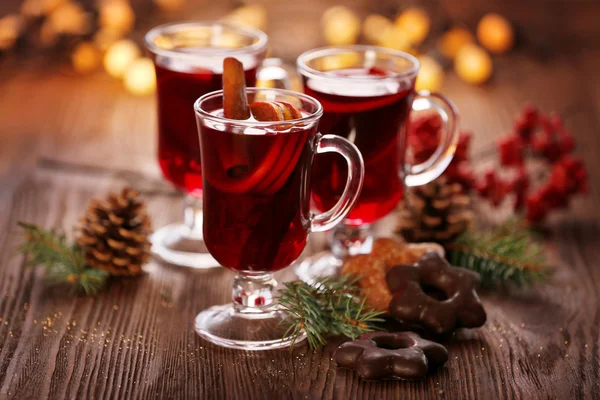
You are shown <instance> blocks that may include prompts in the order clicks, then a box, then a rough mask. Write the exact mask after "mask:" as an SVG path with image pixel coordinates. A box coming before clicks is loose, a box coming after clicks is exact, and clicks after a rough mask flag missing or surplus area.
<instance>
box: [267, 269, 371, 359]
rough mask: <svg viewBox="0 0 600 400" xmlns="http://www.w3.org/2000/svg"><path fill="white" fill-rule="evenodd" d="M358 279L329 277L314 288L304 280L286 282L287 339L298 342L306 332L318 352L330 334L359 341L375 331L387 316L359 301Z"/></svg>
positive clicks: (281, 301)
mask: <svg viewBox="0 0 600 400" xmlns="http://www.w3.org/2000/svg"><path fill="white" fill-rule="evenodd" d="M357 279H358V278H350V277H348V276H343V277H325V278H322V279H320V280H318V281H317V282H316V283H315V284H314V285H310V284H308V283H305V282H303V281H292V282H286V283H284V285H285V289H284V290H282V293H281V294H280V296H279V299H278V302H279V305H280V307H281V308H282V309H283V310H284V311H285V312H286V313H287V315H288V320H291V323H290V327H289V328H288V330H287V332H286V334H285V336H288V335H291V336H292V338H293V341H292V343H295V341H296V340H297V338H298V337H299V336H300V335H301V334H302V332H303V331H304V332H305V333H306V338H307V340H308V343H309V345H310V347H312V348H313V349H314V348H317V347H319V346H320V345H323V344H325V342H326V340H325V336H326V335H327V334H331V335H343V336H346V337H349V338H351V339H356V338H357V337H358V336H360V335H361V334H363V333H365V332H369V331H371V330H373V324H375V323H377V322H382V321H383V320H382V319H381V318H379V316H380V315H382V314H383V313H381V312H378V311H373V310H372V309H370V308H369V307H367V306H366V305H365V299H364V298H363V299H362V300H361V301H357V297H358V296H359V294H360V290H359V288H358V287H357V286H355V285H354V284H355V283H356V281H357Z"/></svg>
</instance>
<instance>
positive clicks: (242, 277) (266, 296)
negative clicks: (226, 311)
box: [231, 272, 277, 314]
mask: <svg viewBox="0 0 600 400" xmlns="http://www.w3.org/2000/svg"><path fill="white" fill-rule="evenodd" d="M276 286H277V281H276V280H275V279H274V278H273V274H269V273H266V274H249V273H244V272H240V273H238V274H237V275H236V276H235V277H234V278H233V290H232V294H231V295H232V298H233V307H234V308H235V311H236V312H238V313H242V314H262V313H265V312H269V311H271V310H272V308H273V306H274V299H273V289H275V287H276Z"/></svg>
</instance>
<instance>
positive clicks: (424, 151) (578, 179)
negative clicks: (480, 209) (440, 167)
mask: <svg viewBox="0 0 600 400" xmlns="http://www.w3.org/2000/svg"><path fill="white" fill-rule="evenodd" d="M441 128H442V121H441V119H440V117H439V116H437V115H425V116H420V117H418V118H416V119H414V120H413V121H411V126H410V129H409V133H408V144H409V146H410V148H411V149H412V151H413V156H414V159H415V162H423V161H425V160H427V158H429V157H430V156H431V154H433V152H434V151H435V149H436V147H437V145H438V143H439V141H440V139H441ZM470 140H471V134H470V133H469V132H461V133H460V139H459V145H458V148H457V151H456V155H455V157H454V159H453V160H452V163H450V166H449V167H448V169H447V170H446V172H444V176H446V177H447V178H448V180H449V181H451V182H458V183H460V184H461V185H462V186H463V188H464V189H465V191H468V190H470V189H472V188H473V189H475V191H476V192H477V193H479V195H480V196H481V197H483V198H486V199H488V200H489V201H490V202H491V203H492V205H494V206H498V205H500V204H501V203H502V202H503V201H504V199H505V198H506V197H507V196H508V195H509V194H513V195H514V208H515V210H516V211H518V210H522V209H525V214H526V217H527V219H528V221H530V222H531V223H538V222H541V221H542V220H543V219H544V218H545V217H546V216H547V215H548V213H549V212H550V211H552V210H554V209H560V208H565V207H567V206H568V204H569V200H570V198H571V197H572V196H573V195H575V194H577V193H586V192H587V190H588V179H587V172H586V169H585V166H584V164H583V161H582V160H580V159H576V158H574V157H573V156H572V155H571V154H570V153H571V152H572V151H573V149H574V148H575V140H574V139H573V136H572V134H571V133H570V132H569V131H568V130H567V129H565V127H564V125H563V122H562V119H561V118H560V117H559V116H558V115H556V114H550V115H545V114H543V113H541V112H539V111H538V110H537V109H536V108H534V107H532V106H530V105H528V106H525V107H524V109H523V110H522V112H521V114H520V115H519V116H518V117H517V119H516V121H515V126H514V129H513V130H512V131H511V132H510V133H508V134H506V135H505V136H504V137H502V138H500V140H499V141H498V143H497V150H498V155H499V158H500V164H501V165H502V166H504V167H507V168H510V170H511V174H510V177H508V178H505V177H502V176H499V175H498V173H497V171H496V170H489V171H487V172H485V173H484V175H483V176H481V177H479V178H477V179H475V177H474V174H473V169H472V167H471V164H470V160H469V157H468V152H469V144H470ZM528 157H538V158H542V159H544V160H546V161H547V162H548V163H549V164H550V166H551V169H550V175H549V178H548V180H547V181H546V182H545V183H543V184H542V185H541V186H538V187H536V188H532V183H531V181H530V177H529V174H528V172H527V169H526V168H525V160H526V159H527V158H528Z"/></svg>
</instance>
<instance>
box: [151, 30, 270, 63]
mask: <svg viewBox="0 0 600 400" xmlns="http://www.w3.org/2000/svg"><path fill="white" fill-rule="evenodd" d="M219 25H220V26H226V27H228V28H232V29H234V30H236V31H238V32H241V33H243V34H246V35H248V36H253V37H255V38H256V39H257V41H256V42H255V43H252V44H251V45H248V46H244V47H237V48H219V47H203V48H201V49H200V51H198V52H196V53H188V52H184V51H181V49H163V48H160V47H159V46H157V45H156V44H154V42H153V40H154V39H155V38H156V37H157V36H159V35H160V34H161V33H163V32H164V31H165V30H168V29H178V28H179V29H181V28H186V27H211V26H219ZM144 42H145V44H146V48H147V49H148V50H149V51H151V52H152V53H153V54H156V55H160V56H163V57H173V56H177V57H188V58H194V57H198V56H220V55H222V56H234V55H239V54H247V53H259V52H260V51H264V50H266V48H267V42H268V36H267V34H266V33H264V32H263V31H261V30H259V29H256V28H251V27H245V26H240V25H238V24H234V23H232V22H227V21H189V22H171V23H168V24H162V25H158V26H155V27H154V28H152V29H150V30H149V31H148V32H147V33H146V35H144Z"/></svg>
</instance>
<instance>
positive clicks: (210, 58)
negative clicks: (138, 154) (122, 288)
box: [146, 22, 267, 268]
mask: <svg viewBox="0 0 600 400" xmlns="http://www.w3.org/2000/svg"><path fill="white" fill-rule="evenodd" d="M146 46H147V47H148V50H149V51H150V52H151V53H152V56H153V59H154V64H155V67H156V80H157V95H158V160H159V163H160V167H161V169H162V173H163V175H164V177H165V178H166V179H167V180H168V181H169V182H171V183H172V184H173V185H175V186H176V187H177V188H178V189H180V190H182V191H184V192H185V193H186V194H187V196H186V199H185V211H184V223H177V224H172V225H168V226H165V227H162V228H161V229H159V230H158V231H157V232H156V233H155V234H154V235H153V236H152V239H151V240H152V252H153V253H154V254H155V255H157V256H158V257H160V258H162V259H163V260H165V261H167V262H170V263H173V264H177V265H183V266H187V267H193V268H212V267H217V266H218V263H217V262H216V261H215V260H214V258H213V257H211V256H210V254H208V253H207V252H206V248H205V246H204V242H203V237H202V218H203V214H202V203H201V198H202V168H201V160H200V144H199V142H198V132H197V128H196V118H195V116H194V109H193V107H194V102H195V101H196V100H197V99H198V97H200V96H202V95H204V94H206V93H209V92H212V91H215V90H219V89H221V85H222V78H223V59H225V58H226V57H235V58H237V59H238V60H239V61H241V62H242V63H243V65H244V70H245V72H246V82H248V84H249V85H252V86H253V85H254V83H255V82H256V71H257V68H258V67H259V65H260V63H261V62H262V60H263V59H264V56H265V52H266V48H267V35H266V34H265V33H263V32H261V31H259V30H256V29H248V28H241V27H239V26H236V25H231V24H228V23H225V22H191V23H176V24H168V25H162V26H158V27H156V28H154V29H152V30H151V31H149V32H148V34H147V35H146Z"/></svg>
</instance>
